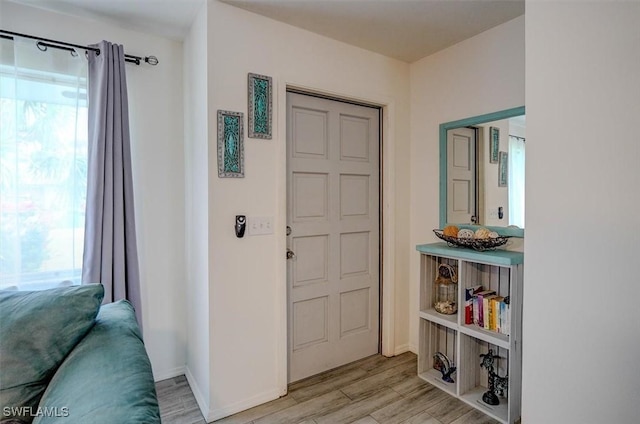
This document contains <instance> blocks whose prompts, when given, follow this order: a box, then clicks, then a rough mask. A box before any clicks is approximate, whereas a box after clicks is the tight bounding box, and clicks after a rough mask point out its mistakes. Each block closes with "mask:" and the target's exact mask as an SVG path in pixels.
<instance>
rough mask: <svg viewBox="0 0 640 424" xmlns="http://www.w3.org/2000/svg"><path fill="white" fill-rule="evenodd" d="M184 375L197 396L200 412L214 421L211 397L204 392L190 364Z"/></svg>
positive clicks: (208, 420)
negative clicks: (210, 404) (210, 407)
mask: <svg viewBox="0 0 640 424" xmlns="http://www.w3.org/2000/svg"><path fill="white" fill-rule="evenodd" d="M184 376H185V377H186V378H187V383H189V387H191V391H192V392H193V397H195V398H196V403H197V404H198V408H200V412H202V416H203V417H205V419H206V420H207V422H211V421H213V419H211V411H210V410H209V399H207V398H206V397H205V396H204V395H203V394H202V391H201V390H200V387H198V384H197V382H196V379H195V378H194V377H193V374H191V371H190V370H189V367H188V366H187V367H185V370H184Z"/></svg>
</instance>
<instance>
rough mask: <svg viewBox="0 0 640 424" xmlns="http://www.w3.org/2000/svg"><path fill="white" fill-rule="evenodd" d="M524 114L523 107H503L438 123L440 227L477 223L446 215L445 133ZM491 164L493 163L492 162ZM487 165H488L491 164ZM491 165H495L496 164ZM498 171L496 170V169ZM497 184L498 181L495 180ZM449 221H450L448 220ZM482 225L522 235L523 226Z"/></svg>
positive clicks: (510, 234)
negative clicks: (449, 217)
mask: <svg viewBox="0 0 640 424" xmlns="http://www.w3.org/2000/svg"><path fill="white" fill-rule="evenodd" d="M523 115H525V107H524V106H520V107H515V108H512V109H505V110H501V111H497V112H492V113H487V114H484V115H478V116H472V117H470V118H464V119H459V120H456V121H450V122H445V123H443V124H440V130H439V137H440V143H439V144H440V228H444V227H445V226H446V225H447V224H456V225H457V226H458V227H460V228H464V227H468V228H477V227H478V225H474V224H469V223H461V222H455V220H453V221H451V220H449V219H448V217H447V203H448V200H449V193H448V184H447V177H448V175H447V168H448V159H449V158H448V156H449V153H448V151H449V149H448V141H447V135H448V132H449V130H454V129H458V128H466V127H474V126H479V125H482V124H487V123H491V122H495V121H500V120H505V119H510V118H516V117H520V116H523ZM492 165H493V163H492ZM492 165H488V166H492ZM493 166H496V169H498V168H497V167H498V166H499V165H498V164H495V165H493ZM496 172H498V171H496ZM495 184H496V185H498V181H496V182H495ZM450 221H451V222H450ZM481 226H483V227H487V228H490V229H491V230H492V231H496V232H498V233H499V234H501V235H505V236H507V235H508V236H512V237H524V228H520V227H512V226H508V225H481Z"/></svg>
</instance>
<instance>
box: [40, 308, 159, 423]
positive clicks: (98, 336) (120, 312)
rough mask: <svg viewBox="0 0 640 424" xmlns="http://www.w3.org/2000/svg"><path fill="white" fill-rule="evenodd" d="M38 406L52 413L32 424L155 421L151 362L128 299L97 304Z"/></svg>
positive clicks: (154, 391)
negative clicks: (96, 311)
mask: <svg viewBox="0 0 640 424" xmlns="http://www.w3.org/2000/svg"><path fill="white" fill-rule="evenodd" d="M39 407H40V408H41V409H42V410H45V411H56V412H58V413H57V414H48V415H46V414H42V415H40V416H38V417H36V419H35V421H34V422H33V424H86V423H92V424H114V423H136V424H155V423H158V424H159V423H160V411H159V408H158V399H157V397H156V389H155V384H154V381H153V373H152V371H151V363H150V362H149V357H148V356H147V351H146V350H145V347H144V343H143V342H142V337H141V335H140V330H139V328H138V324H137V322H136V318H135V313H134V311H133V307H132V306H131V304H130V303H129V302H128V301H126V300H120V301H117V302H114V303H110V304H108V305H104V306H102V308H100V313H99V314H98V317H97V318H96V325H95V326H94V327H93V328H92V329H91V331H90V332H89V334H87V336H86V337H85V338H84V339H82V341H81V342H80V343H78V345H77V346H76V347H75V349H73V351H72V352H71V353H70V354H69V356H68V357H67V358H66V359H65V360H64V362H63V363H62V365H60V368H58V371H57V372H56V374H55V375H54V376H53V379H51V383H50V384H49V387H47V390H46V391H45V393H44V395H43V396H42V400H41V402H40V405H39ZM56 408H57V409H56ZM62 408H66V409H62Z"/></svg>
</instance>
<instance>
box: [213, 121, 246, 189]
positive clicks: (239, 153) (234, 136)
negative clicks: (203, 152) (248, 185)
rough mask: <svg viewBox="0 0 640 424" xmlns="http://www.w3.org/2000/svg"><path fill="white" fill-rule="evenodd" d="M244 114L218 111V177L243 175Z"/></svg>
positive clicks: (239, 176)
mask: <svg viewBox="0 0 640 424" xmlns="http://www.w3.org/2000/svg"><path fill="white" fill-rule="evenodd" d="M243 120H244V116H243V113H242V112H231V111H228V110H219V111H218V177H220V178H242V177H244V129H243Z"/></svg>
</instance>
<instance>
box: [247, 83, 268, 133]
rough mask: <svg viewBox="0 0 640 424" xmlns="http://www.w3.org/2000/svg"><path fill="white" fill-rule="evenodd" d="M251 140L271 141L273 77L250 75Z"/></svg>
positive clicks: (249, 122) (249, 121)
mask: <svg viewBox="0 0 640 424" xmlns="http://www.w3.org/2000/svg"><path fill="white" fill-rule="evenodd" d="M248 88H249V99H248V100H249V117H248V118H249V119H248V124H249V134H248V136H249V138H263V139H269V140H270V139H271V137H272V135H271V126H272V115H273V100H272V98H273V87H272V80H271V77H268V76H266V75H259V74H251V73H250V74H249V77H248Z"/></svg>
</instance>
